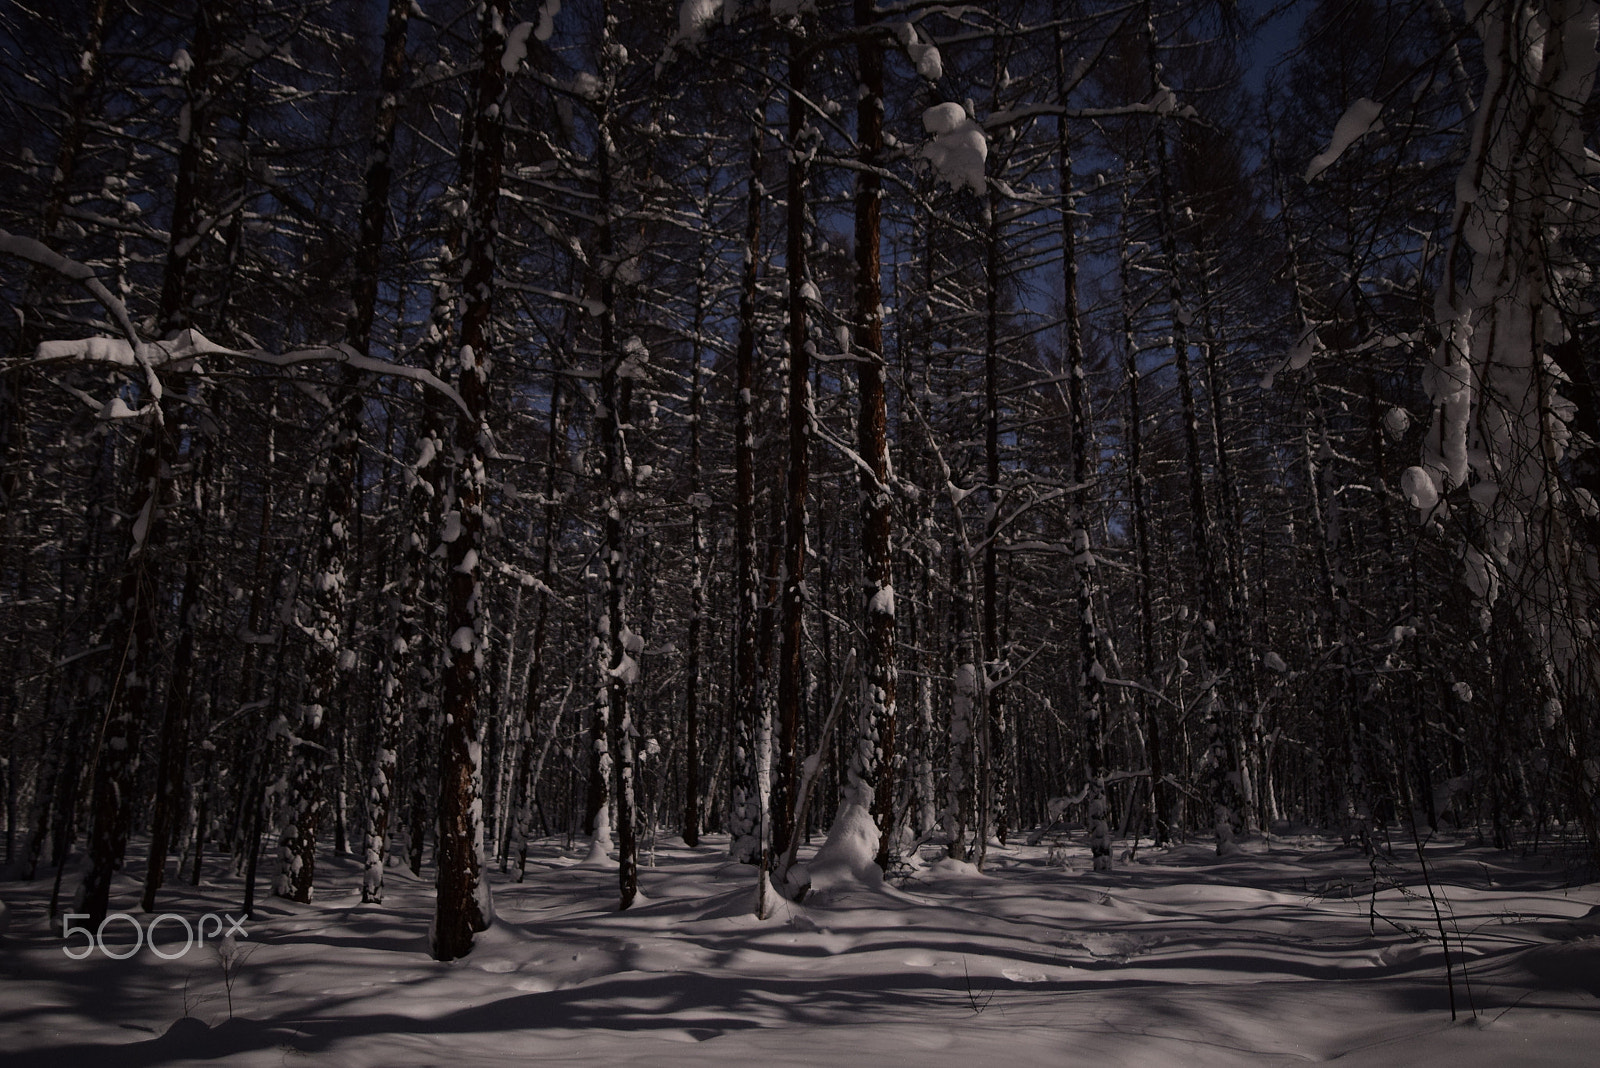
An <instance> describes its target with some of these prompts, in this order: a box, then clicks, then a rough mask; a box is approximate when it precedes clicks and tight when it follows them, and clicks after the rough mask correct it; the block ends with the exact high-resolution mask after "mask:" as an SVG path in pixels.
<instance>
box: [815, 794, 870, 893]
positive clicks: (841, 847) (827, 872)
mask: <svg viewBox="0 0 1600 1068" xmlns="http://www.w3.org/2000/svg"><path fill="white" fill-rule="evenodd" d="M807 868H808V871H809V872H810V875H811V888H812V889H813V890H828V889H831V888H833V887H837V886H850V885H864V886H878V885H881V884H882V882H883V870H882V869H881V868H879V867H878V825H877V824H876V823H874V822H872V816H871V814H870V813H868V812H867V810H866V809H865V808H863V807H861V806H860V805H858V804H850V805H845V806H843V807H841V808H840V809H839V815H838V816H837V817H835V819H834V821H833V828H832V829H831V830H830V831H828V840H827V841H826V842H824V843H822V848H821V849H819V850H817V855H816V857H815V859H813V860H812V861H811V863H810V864H809V865H807Z"/></svg>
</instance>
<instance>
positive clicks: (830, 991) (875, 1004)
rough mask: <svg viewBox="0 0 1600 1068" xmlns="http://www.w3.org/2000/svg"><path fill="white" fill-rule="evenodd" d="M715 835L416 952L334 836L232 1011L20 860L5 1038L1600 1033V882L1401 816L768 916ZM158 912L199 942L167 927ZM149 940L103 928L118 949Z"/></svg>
mask: <svg viewBox="0 0 1600 1068" xmlns="http://www.w3.org/2000/svg"><path fill="white" fill-rule="evenodd" d="M724 845H725V843H724V842H722V841H720V840H716V839H712V840H709V841H708V842H707V843H705V844H703V845H702V847H701V848H700V849H697V850H691V849H687V848H685V847H684V846H683V844H682V842H681V841H678V840H677V839H671V840H664V841H663V843H662V845H661V847H660V848H659V849H658V850H657V852H656V855H655V862H656V863H655V866H653V867H649V866H647V867H642V868H641V870H640V885H641V889H642V891H643V895H644V899H643V901H642V902H641V903H640V904H639V905H636V906H635V907H634V908H633V909H631V910H629V911H628V912H625V913H619V912H617V911H615V902H616V879H615V876H614V874H613V873H610V872H607V871H604V870H596V869H594V868H591V867H584V866H580V865H579V864H578V863H577V860H578V857H577V855H576V854H574V853H566V854H562V853H559V852H557V851H556V850H555V849H554V848H553V847H547V849H546V851H545V852H543V853H541V854H540V855H539V856H538V858H537V859H536V860H533V861H530V864H529V869H528V877H527V880H526V881H525V882H523V883H520V884H517V883H511V882H507V881H505V877H504V876H501V875H500V874H499V873H498V872H495V904H496V909H497V911H498V914H499V922H498V923H497V925H496V926H495V927H494V928H493V929H492V930H490V931H488V932H486V933H484V934H482V935H480V936H479V938H478V942H477V945H476V948H475V949H474V950H473V952H472V954H471V955H470V956H469V957H467V958H465V959H463V960H460V961H456V962H453V963H450V964H440V963H437V962H435V961H433V960H431V959H429V957H428V953H427V944H426V932H427V929H428V921H429V918H430V914H431V909H432V898H433V894H432V889H431V886H430V885H429V884H428V882H427V881H419V880H415V879H412V878H411V877H410V875H409V873H408V872H405V871H404V870H403V869H396V870H394V871H393V872H392V873H391V876H390V891H389V898H388V900H387V901H385V902H384V904H382V905H362V904H360V885H361V871H360V867H359V865H358V864H357V863H355V862H354V861H353V860H351V859H348V858H336V859H333V860H330V861H328V862H326V863H325V864H323V865H320V866H319V870H318V877H319V883H320V885H319V889H318V893H317V903H316V904H314V905H311V906H300V905H293V904H290V903H288V902H285V901H281V900H279V899H275V898H268V899H266V901H265V903H264V904H263V905H262V906H261V907H260V908H259V909H258V913H257V917H256V918H255V919H254V920H252V921H251V922H250V923H249V924H248V925H247V931H248V934H249V938H248V939H247V940H245V941H242V942H241V943H240V946H241V950H240V953H239V956H238V958H237V965H236V968H235V971H234V973H233V978H232V991H231V997H232V1014H231V1018H230V1011H229V1004H228V993H229V992H228V990H227V985H226V983H225V982H224V972H223V969H222V967H221V965H220V964H219V962H218V959H217V956H216V954H215V953H214V952H213V950H212V947H211V946H208V947H207V948H206V949H205V950H200V949H198V948H196V949H193V950H191V951H190V952H189V953H187V954H186V955H184V956H183V957H181V958H180V959H177V960H171V961H166V960H162V959H160V958H159V957H157V956H155V955H153V954H152V953H151V952H150V951H149V948H148V947H146V948H143V949H140V950H139V951H138V952H135V953H134V954H133V955H131V956H130V957H129V958H128V959H126V960H109V959H107V958H106V957H104V956H102V955H101V953H100V952H99V951H98V950H97V951H96V952H95V953H94V954H93V955H92V956H91V957H89V958H87V959H84V960H71V959H68V957H67V956H66V954H65V953H64V952H63V945H64V943H63V942H62V941H61V939H60V938H59V936H58V933H57V932H58V931H59V928H58V929H57V932H52V931H51V930H49V929H47V923H46V916H45V905H46V903H47V902H48V899H49V892H50V885H51V880H50V878H41V879H39V880H37V881H35V882H32V883H8V884H4V885H3V886H0V902H3V905H4V909H3V911H0V1043H3V1045H0V1049H3V1051H4V1056H3V1057H0V1060H3V1061H4V1062H5V1063H7V1064H11V1065H47V1066H49V1068H66V1066H69V1065H78V1064H83V1065H88V1064H94V1065H111V1064H114V1065H118V1066H125V1068H136V1066H140V1065H169V1064H217V1063H227V1064H239V1065H263V1066H267V1065H270V1066H273V1068H281V1066H282V1065H284V1064H294V1063H308V1064H317V1065H351V1066H374V1068H377V1066H393V1065H428V1064H444V1063H449V1064H453V1065H478V1064H487V1065H494V1064H523V1063H541V1064H545V1063H559V1064H574V1065H583V1064H594V1065H612V1064H616V1063H619V1062H624V1063H639V1064H651V1065H693V1066H696V1068H705V1066H708V1065H720V1064H727V1065H735V1064H737V1065H745V1064H751V1063H754V1064H758V1065H761V1066H762V1068H776V1066H786V1065H813V1064H861V1063H883V1064H916V1065H918V1066H919V1068H925V1066H931V1065H962V1066H963V1068H969V1066H973V1065H974V1064H975V1058H980V1057H981V1058H987V1059H989V1061H990V1062H991V1063H992V1062H993V1060H994V1058H996V1057H1001V1058H1004V1061H1005V1065H1007V1066H1010V1065H1023V1064H1041V1065H1043V1064H1049V1065H1061V1064H1073V1063H1085V1064H1089V1063H1093V1064H1096V1065H1105V1064H1111V1065H1141V1066H1148V1065H1156V1066H1160V1065H1167V1064H1171V1065H1184V1066H1190V1065H1236V1064H1249V1065H1255V1064H1263V1065H1265V1064H1293V1063H1300V1062H1305V1061H1326V1060H1338V1061H1339V1062H1340V1063H1348V1064H1357V1065H1397V1064H1404V1065H1428V1064H1432V1065H1448V1066H1450V1068H1467V1066H1472V1065H1508V1064H1517V1065H1541V1064H1549V1065H1580V1064H1584V1065H1587V1064H1593V1063H1595V1057H1596V1053H1595V1051H1596V1050H1597V1049H1600V907H1597V906H1600V886H1595V885H1576V884H1575V883H1574V881H1573V880H1574V879H1575V878H1577V876H1576V874H1575V869H1573V868H1572V867H1569V866H1567V865H1566V864H1565V863H1564V862H1562V861H1561V860H1557V859H1553V858H1552V857H1551V856H1548V855H1544V856H1541V855H1530V856H1527V857H1518V856H1516V855H1514V854H1511V853H1506V852H1502V851H1494V850H1489V849H1485V848H1481V847H1478V848H1474V847H1469V846H1468V845H1466V844H1465V843H1464V842H1462V841H1459V840H1450V841H1443V842H1436V843H1434V844H1433V845H1431V846H1429V847H1428V850H1427V857H1428V868H1429V872H1430V874H1431V875H1432V879H1433V894H1432V896H1431V897H1430V894H1429V889H1428V887H1427V885H1426V884H1425V881H1424V879H1423V878H1422V871H1421V868H1420V866H1419V864H1418V862H1417V857H1416V853H1415V852H1414V851H1413V850H1411V849H1410V848H1409V842H1407V843H1406V846H1405V847H1404V848H1402V845H1401V843H1400V841H1398V840H1396V842H1395V852H1394V854H1393V855H1392V856H1386V855H1384V854H1381V853H1380V854H1379V855H1378V856H1377V857H1376V858H1374V859H1373V860H1371V861H1369V860H1368V859H1367V858H1366V857H1364V856H1362V854H1361V853H1360V852H1359V851H1357V850H1355V849H1349V848H1344V847H1340V846H1337V845H1336V844H1334V843H1331V842H1329V841H1327V840H1325V839H1320V838H1315V837H1311V836H1305V837H1285V838H1276V837H1275V838H1272V839H1270V840H1268V841H1266V842H1262V841H1252V842H1251V843H1249V844H1248V845H1247V847H1246V851H1245V853H1244V854H1243V855H1241V856H1237V857H1233V858H1230V859H1228V860H1226V861H1219V860H1217V859H1216V858H1215V857H1213V856H1212V855H1211V849H1210V847H1209V846H1206V845H1198V844H1197V845H1188V846H1181V847H1177V848H1174V849H1171V850H1163V851H1152V850H1141V851H1140V852H1139V854H1138V857H1137V860H1135V861H1132V862H1129V861H1126V860H1124V861H1123V862H1122V863H1120V864H1119V865H1118V867H1117V868H1116V870H1114V871H1112V872H1109V873H1094V872H1091V871H1089V870H1087V869H1088V867H1089V855H1088V851H1087V849H1082V848H1077V847H1075V846H1068V847H1065V848H1063V847H1061V846H1056V847H1054V848H1050V847H1045V846H1041V847H1037V848H1030V847H1016V846H1012V847H1007V848H1000V847H994V848H992V849H991V852H990V857H989V864H988V871H987V873H985V874H979V873H977V872H976V871H975V870H974V869H972V868H971V867H970V866H968V865H962V864H957V863H953V862H949V861H938V862H933V863H929V861H932V860H933V858H934V856H935V854H934V852H933V851H932V850H931V849H930V850H926V851H925V853H924V859H923V861H919V862H918V863H917V864H916V865H915V866H914V867H913V868H912V869H911V870H908V871H904V872H901V873H899V874H897V875H896V876H895V877H893V878H891V879H889V880H888V881H886V882H885V883H884V884H882V885H881V886H876V887H858V886H852V885H848V884H846V885H835V886H832V887H830V888H829V889H828V890H826V891H819V892H817V893H814V894H813V895H812V896H811V897H809V898H808V899H807V900H806V902H805V903H804V904H802V905H791V904H786V903H780V905H779V906H778V908H777V911H776V913H775V914H774V915H773V916H771V917H770V918H768V919H765V920H761V919H757V918H756V917H754V916H752V915H750V914H749V907H750V905H751V903H752V901H753V897H754V880H753V871H752V869H750V868H747V867H744V866H742V865H738V864H732V863H729V862H728V861H727V860H726V859H725V857H724V856H723V848H722V847H723V846H724ZM646 863H648V861H646ZM143 867H144V866H143V864H142V863H137V864H136V863H132V862H130V863H129V864H128V866H127V870H129V871H140V872H142V871H143ZM69 874H70V873H69ZM215 874H216V876H217V877H218V878H217V881H216V882H214V883H213V882H211V881H206V882H204V883H203V884H202V885H201V886H200V887H198V888H191V887H189V886H187V885H182V886H174V887H171V888H170V889H169V890H168V891H166V892H165V893H164V895H163V897H162V900H161V904H160V909H161V911H162V912H170V913H174V914H176V915H180V916H184V917H187V918H189V919H191V920H196V919H198V918H199V916H200V915H201V914H203V913H206V912H218V913H221V912H233V913H237V911H238V902H239V887H238V884H237V882H236V881H235V880H233V879H231V878H224V877H223V876H224V872H223V870H222V869H221V868H218V869H217V870H216V872H215ZM51 875H53V873H51ZM185 882H186V880H185ZM64 885H67V886H70V885H72V881H71V879H70V877H69V879H68V880H67V881H66V882H65V884H64ZM116 890H117V891H118V892H117V893H115V894H114V895H113V899H112V908H113V910H119V909H120V910H124V911H127V912H129V913H133V914H135V915H138V913H137V911H136V897H137V895H136V888H135V886H134V883H133V882H132V880H131V879H123V880H122V881H121V882H119V884H118V885H117V887H116ZM1435 903H1437V907H1438V909H1439V916H1440V918H1442V923H1443V927H1444V930H1445V933H1446V936H1447V939H1448V943H1449V951H1450V960H1451V963H1452V965H1453V968H1452V972H1453V978H1454V984H1455V998H1456V1003H1457V1009H1458V1012H1459V1016H1460V1019H1459V1021H1458V1022H1456V1023H1452V1022H1451V1019H1450V1012H1449V998H1450V995H1449V991H1448V989H1447V985H1446V969H1445V955H1444V952H1443V949H1442V947H1441V944H1440V938H1439V928H1440V919H1436V917H1435V911H1434V909H1435ZM142 918H143V919H145V920H146V922H148V919H149V917H142ZM58 923H59V921H58ZM113 931H115V934H113ZM160 932H161V948H162V949H163V951H165V952H169V953H175V952H176V950H177V949H179V948H181V946H182V940H183V933H182V929H181V926H180V925H179V924H177V923H174V922H172V921H170V920H169V921H165V922H164V923H163V924H162V925H161V928H160ZM123 934H126V936H127V940H126V941H125V942H124V943H123V944H122V948H120V949H119V948H118V943H117V942H116V941H115V939H116V938H117V937H121V936H122V935H123ZM131 938H132V931H131V927H130V926H129V925H128V924H127V923H125V922H120V923H114V924H112V925H111V926H110V927H108V929H107V942H108V945H109V947H110V948H111V949H112V950H113V952H124V951H125V950H126V949H127V948H129V947H131V945H132V942H131ZM67 944H71V945H73V946H77V945H81V936H79V938H78V939H77V940H75V941H74V942H73V943H67ZM1474 1010H1475V1012H1476V1017H1475V1018H1474ZM302 1056H304V1057H305V1058H307V1059H305V1060H303V1061H302V1060H299V1059H297V1058H300V1057H302Z"/></svg>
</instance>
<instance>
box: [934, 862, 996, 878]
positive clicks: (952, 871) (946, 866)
mask: <svg viewBox="0 0 1600 1068" xmlns="http://www.w3.org/2000/svg"><path fill="white" fill-rule="evenodd" d="M928 874H929V875H943V876H947V877H948V876H961V877H967V878H979V879H982V878H986V876H985V875H984V874H983V872H981V871H979V870H978V866H977V865H976V864H973V863H971V862H969V861H965V860H957V859H955V858H954V857H940V858H939V859H938V860H936V861H934V862H933V863H932V864H929V865H928Z"/></svg>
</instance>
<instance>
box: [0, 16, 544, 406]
mask: <svg viewBox="0 0 1600 1068" xmlns="http://www.w3.org/2000/svg"><path fill="white" fill-rule="evenodd" d="M550 2H551V4H553V5H555V6H557V7H559V3H558V0H550ZM0 255H4V256H13V257H16V258H17V259H21V260H26V261H28V262H29V263H33V264H36V265H38V266H40V267H43V268H45V269H47V270H51V271H54V272H55V273H57V274H59V275H61V276H62V277H63V278H68V279H71V280H72V281H74V282H77V283H79V284H81V285H82V286H83V287H84V288H85V289H87V290H88V291H89V292H90V294H91V295H93V297H94V298H95V299H96V300H97V301H99V302H100V304H101V305H102V306H103V307H104V308H105V309H106V311H107V312H109V313H110V314H111V317H112V319H113V320H115V322H116V324H117V325H118V326H119V327H121V328H122V333H123V336H122V337H120V338H112V337H88V338H79V339H76V340H72V341H46V342H44V343H43V344H42V345H40V346H39V349H38V353H37V354H36V356H35V357H34V362H36V363H69V362H70V363H111V364H117V365H119V366H122V367H128V368H135V367H137V368H140V369H141V370H143V371H144V374H145V385H146V386H147V387H148V388H149V391H150V398H151V400H152V401H158V400H160V399H161V394H162V388H161V379H160V378H159V377H158V376H157V374H156V369H157V368H159V367H169V368H171V369H173V370H187V369H189V368H190V367H192V366H193V365H194V363H195V362H196V361H198V360H199V359H200V358H201V357H204V356H232V357H235V358H237V359H241V360H250V361H253V362H255V363H265V364H271V365H273V366H276V367H288V366H292V365H294V364H297V363H324V362H331V363H342V364H345V365H347V366H349V367H353V368H355V369H356V370H358V371H366V372H368V373H370V374H378V375H392V376H394V377H396V378H409V379H411V380H412V381H413V382H417V383H420V384H421V385H425V386H429V387H431V388H433V389H436V390H438V391H439V392H440V393H443V394H444V395H445V396H446V397H447V398H449V400H450V402H451V403H453V404H454V405H455V406H456V407H457V408H460V409H461V410H462V412H464V413H466V414H467V415H469V416H470V415H471V414H472V413H471V411H470V410H469V409H468V408H467V405H466V402H465V401H464V400H462V399H461V394H459V393H457V392H456V391H455V390H454V389H453V388H451V387H450V385H449V384H448V383H446V382H444V381H443V380H441V379H440V378H439V377H438V376H437V375H435V374H434V373H433V372H431V371H425V370H423V369H422V368H420V367H406V366H404V365H402V364H398V363H392V362H390V361H388V360H380V359H377V358H376V357H373V356H364V355H362V354H361V353H359V352H357V351H356V350H355V349H353V348H351V347H350V346H349V345H345V344H339V345H324V346H318V347H316V348H309V349H297V350H295V351H293V352H284V353H274V352H266V351H264V350H261V349H230V348H227V347H225V346H222V345H218V344H216V343H215V342H213V341H211V340H209V339H208V338H206V337H205V336H204V335H202V334H201V333H200V331H198V330H193V329H190V330H184V331H183V332H181V333H179V334H178V335H177V336H176V337H173V338H169V339H167V340H165V341H141V340H140V338H139V332H138V331H137V330H135V329H134V326H133V320H132V318H130V317H129V315H128V309H127V306H126V305H125V304H123V303H122V301H121V300H119V299H117V297H116V296H115V295H113V294H112V292H111V291H110V290H108V289H107V288H106V287H105V285H104V284H103V283H102V282H101V281H100V280H99V279H98V278H97V277H95V273H94V268H92V267H90V266H89V265H88V264H84V263H79V262H78V261H77V260H73V259H69V258H67V257H66V256H63V255H61V254H60V253H59V252H55V251H54V250H52V249H50V248H49V247H48V246H46V245H44V244H42V243H40V242H38V241H35V240H33V239H32V238H31V237H19V236H17V235H16V234H12V233H9V232H7V231H5V230H0ZM117 403H121V402H120V401H119V402H117ZM148 410H149V408H148V407H146V408H141V409H138V410H134V409H130V408H127V405H126V404H122V409H121V410H119V409H117V408H115V407H114V406H113V405H108V406H107V407H106V410H105V413H104V414H105V415H106V417H107V418H126V417H128V416H133V415H142V414H144V413H145V412H146V411H148ZM158 414H159V412H158Z"/></svg>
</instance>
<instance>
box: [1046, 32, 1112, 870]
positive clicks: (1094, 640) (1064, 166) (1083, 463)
mask: <svg viewBox="0 0 1600 1068" xmlns="http://www.w3.org/2000/svg"><path fill="white" fill-rule="evenodd" d="M1054 51H1055V68H1056V69H1055V75H1056V103H1057V104H1059V105H1060V106H1061V107H1062V108H1063V114H1061V115H1060V116H1058V117H1057V119H1056V164H1057V182H1058V184H1059V190H1058V197H1059V201H1060V207H1059V211H1060V215H1061V290H1062V294H1061V295H1062V314H1063V316H1064V317H1065V323H1064V326H1065V327H1066V357H1067V406H1068V408H1069V409H1070V411H1069V412H1068V419H1069V420H1070V424H1071V437H1072V442H1071V447H1072V482H1073V489H1072V498H1071V505H1070V506H1069V513H1068V522H1069V523H1070V526H1071V530H1072V554H1073V555H1072V570H1073V585H1074V587H1075V590H1074V593H1075V596H1076V600H1077V602H1078V672H1079V673H1078V712H1079V714H1080V715H1081V716H1082V717H1083V721H1084V723H1085V725H1086V726H1087V728H1088V738H1087V739H1086V741H1087V745H1086V746H1085V751H1086V752H1087V754H1088V758H1089V759H1088V772H1089V774H1088V780H1089V796H1088V799H1087V804H1088V816H1089V852H1090V854H1091V855H1092V856H1093V858H1094V870H1095V871H1110V870H1111V825H1110V822H1109V819H1108V817H1109V809H1108V798H1107V797H1106V784H1105V778H1106V712H1107V710H1106V701H1105V685H1104V680H1105V668H1104V666H1102V665H1101V663H1100V648H1099V631H1098V628H1097V627H1096V625H1095V614H1094V600H1095V596H1096V589H1095V574H1094V553H1093V552H1092V550H1091V549H1090V539H1089V524H1088V521H1087V519H1086V518H1085V517H1086V515H1087V507H1086V498H1087V497H1088V495H1089V492H1090V491H1089V488H1088V487H1089V481H1090V477H1091V470H1090V468H1091V463H1090V461H1091V457H1090V451H1091V448H1092V445H1091V443H1090V438H1089V434H1090V430H1089V391H1088V383H1087V382H1086V381H1085V380H1084V359H1083V326H1082V323H1081V322H1080V321H1079V317H1078V245H1077V232H1076V227H1075V226H1074V225H1073V217H1072V216H1073V197H1072V143H1071V139H1070V137H1069V133H1068V127H1067V118H1066V115H1065V113H1064V109H1065V108H1066V106H1067V81H1066V70H1065V66H1064V62H1063V57H1062V42H1061V31H1060V29H1059V28H1058V29H1057V30H1056V41H1055V49H1054Z"/></svg>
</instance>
